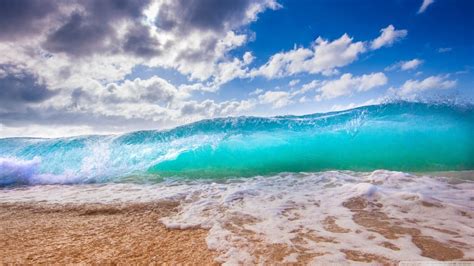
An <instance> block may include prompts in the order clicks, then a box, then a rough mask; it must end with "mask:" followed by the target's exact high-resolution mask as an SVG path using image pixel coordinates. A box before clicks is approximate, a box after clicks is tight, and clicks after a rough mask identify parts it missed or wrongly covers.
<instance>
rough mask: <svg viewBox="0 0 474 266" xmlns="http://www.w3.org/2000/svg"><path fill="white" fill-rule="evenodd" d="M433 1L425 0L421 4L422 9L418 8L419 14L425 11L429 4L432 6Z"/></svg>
mask: <svg viewBox="0 0 474 266" xmlns="http://www.w3.org/2000/svg"><path fill="white" fill-rule="evenodd" d="M433 3H434V0H423V3H422V4H421V6H420V9H418V14H421V13H423V12H425V10H426V9H427V8H428V6H430V5H431V4H433Z"/></svg>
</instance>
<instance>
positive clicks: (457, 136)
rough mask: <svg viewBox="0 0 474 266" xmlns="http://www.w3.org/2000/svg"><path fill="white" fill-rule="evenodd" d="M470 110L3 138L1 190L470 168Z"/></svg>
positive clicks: (393, 110) (403, 109) (406, 109)
mask: <svg viewBox="0 0 474 266" xmlns="http://www.w3.org/2000/svg"><path fill="white" fill-rule="evenodd" d="M473 132H474V107H473V106H472V105H464V106H460V105H450V104H425V103H409V102H400V103H390V104H383V105H375V106H367V107H361V108H356V109H352V110H347V111H342V112H333V113H324V114H313V115H306V116H282V117H273V118H258V117H237V118H220V119H213V120H204V121H201V122H197V123H193V124H189V125H185V126H182V127H178V128H175V129H172V130H168V131H140V132H133V133H129V134H124V135H112V136H80V137H72V138H60V139H34V138H8V139H0V185H2V186H6V185H17V184H26V185H28V184H54V183H68V184H72V183H104V182H127V181H132V182H160V181H162V180H163V179H166V178H175V179H176V178H178V179H180V178H188V179H196V178H205V179H206V178H228V177H244V176H245V177H250V176H256V175H272V174H277V173H280V172H314V171H326V170H351V171H373V170H377V169H386V170H396V171H405V172H429V171H459V170H473V169H474V138H473V137H472V136H473Z"/></svg>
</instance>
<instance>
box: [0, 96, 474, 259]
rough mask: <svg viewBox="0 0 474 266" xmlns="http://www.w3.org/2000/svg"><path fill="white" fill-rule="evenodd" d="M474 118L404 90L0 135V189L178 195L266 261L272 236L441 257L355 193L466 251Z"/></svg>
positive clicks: (79, 195)
mask: <svg viewBox="0 0 474 266" xmlns="http://www.w3.org/2000/svg"><path fill="white" fill-rule="evenodd" d="M473 132H474V107H473V106H472V105H453V104H428V103H410V102H396V103H388V104H382V105H374V106H366V107H360V108H356V109H351V110H346V111H341V112H332V113H324V114H313V115H306V116H284V117H273V118H258V117H239V118H220V119H213V120H204V121H200V122H197V123H193V124H189V125H185V126H182V127H178V128H175V129H172V130H168V131H141V132H133V133H129V134H124V135H111V136H81V137H72V138H61V139H34V138H9V139H0V186H1V187H2V188H0V203H5V202H7V203H13V202H42V203H53V204H66V203H67V204H82V203H119V204H123V203H130V202H153V201H161V200H173V201H178V202H179V203H180V207H179V210H178V212H177V213H176V214H173V215H172V216H170V217H163V218H162V219H161V222H163V223H164V224H165V225H166V226H168V227H170V228H195V227H203V228H207V229H209V235H208V237H207V240H206V241H207V244H208V246H209V248H211V249H214V250H217V251H218V254H219V257H218V258H217V259H218V261H219V262H223V263H228V264H238V263H244V264H246V263H247V264H249V263H268V262H271V258H270V257H271V256H270V255H269V254H271V253H272V250H273V249H274V248H275V247H279V252H280V253H282V254H284V256H283V257H284V258H283V260H282V261H283V262H295V261H299V260H300V259H301V258H302V257H301V256H305V257H306V258H307V257H311V258H313V257H314V258H313V259H314V261H313V262H335V263H339V262H344V261H346V259H347V254H346V252H347V250H355V251H358V252H363V253H364V254H374V255H377V256H382V257H384V258H387V259H389V260H392V261H401V260H433V259H434V258H432V257H429V256H427V255H426V254H425V253H424V252H423V250H422V246H420V244H419V243H417V242H416V241H415V240H414V239H416V237H417V236H414V235H413V233H411V234H410V233H400V234H398V235H396V237H392V238H390V237H388V238H387V236H386V235H384V234H383V233H380V232H379V233H377V230H378V229H374V228H373V227H370V226H368V225H367V224H364V222H363V221H362V222H361V220H360V219H359V220H358V219H357V218H354V217H357V215H359V216H360V215H362V213H363V212H360V211H357V210H356V211H354V210H353V209H350V208H349V207H348V206H350V202H351V200H354V199H363V200H364V201H367V202H369V203H370V204H369V203H368V204H369V205H367V206H369V207H367V206H366V207H365V209H364V211H368V209H369V208H370V209H371V211H372V213H371V215H376V216H377V215H378V216H381V217H385V218H380V219H382V220H384V221H386V222H387V223H390V224H394V226H395V225H396V226H398V227H403V228H411V229H412V231H410V232H413V230H417V231H416V232H417V234H419V235H422V236H429V237H430V238H432V239H433V241H437V242H436V243H442V244H444V245H447V246H449V247H450V248H455V249H458V250H461V251H462V252H463V256H462V258H464V259H469V258H474V218H473V217H474V139H473ZM366 219H368V218H366ZM380 219H379V220H380ZM331 221H332V222H331ZM334 223H335V224H337V227H339V229H340V230H339V231H338V230H334ZM331 224H333V225H332V227H331V226H330V225H331ZM381 226H387V225H386V224H385V225H381ZM337 227H336V229H337ZM328 228H329V229H328ZM331 228H332V229H331ZM341 228H342V229H341ZM405 231H408V230H405ZM418 237H419V236H418ZM419 238H420V237H419ZM387 243H388V244H387ZM282 247H284V248H282ZM389 247H392V248H389ZM393 247H396V248H397V249H398V250H394V249H393ZM256 250H259V252H256ZM458 259H460V258H458Z"/></svg>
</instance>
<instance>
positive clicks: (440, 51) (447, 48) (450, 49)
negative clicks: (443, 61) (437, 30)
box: [438, 47, 453, 53]
mask: <svg viewBox="0 0 474 266" xmlns="http://www.w3.org/2000/svg"><path fill="white" fill-rule="evenodd" d="M452 50H453V48H451V47H441V48H439V49H438V53H448V52H451V51H452Z"/></svg>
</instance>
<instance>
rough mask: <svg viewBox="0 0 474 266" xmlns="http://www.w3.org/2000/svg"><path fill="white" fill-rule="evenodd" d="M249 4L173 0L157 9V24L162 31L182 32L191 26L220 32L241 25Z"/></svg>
mask: <svg viewBox="0 0 474 266" xmlns="http://www.w3.org/2000/svg"><path fill="white" fill-rule="evenodd" d="M251 3H252V1H250V0H233V1H223V0H173V1H170V2H169V3H167V4H164V5H163V6H162V7H161V8H160V11H159V13H158V16H157V18H156V24H157V26H158V27H160V28H161V29H163V30H175V31H178V32H181V33H183V34H185V33H187V32H188V31H190V30H194V29H199V30H209V31H216V32H220V31H223V30H226V29H228V28H231V27H235V26H240V25H241V24H242V23H243V21H242V18H245V16H246V12H247V9H248V8H249V6H250V4H251Z"/></svg>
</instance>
